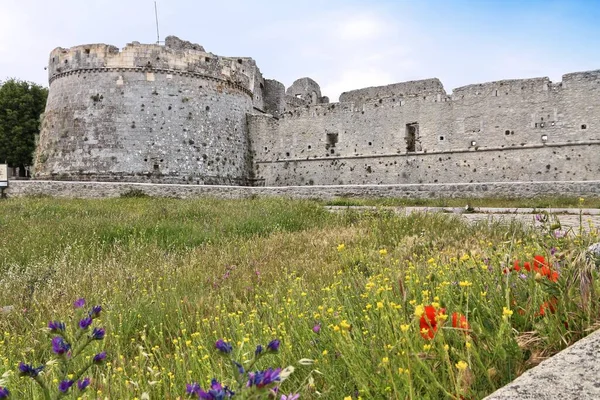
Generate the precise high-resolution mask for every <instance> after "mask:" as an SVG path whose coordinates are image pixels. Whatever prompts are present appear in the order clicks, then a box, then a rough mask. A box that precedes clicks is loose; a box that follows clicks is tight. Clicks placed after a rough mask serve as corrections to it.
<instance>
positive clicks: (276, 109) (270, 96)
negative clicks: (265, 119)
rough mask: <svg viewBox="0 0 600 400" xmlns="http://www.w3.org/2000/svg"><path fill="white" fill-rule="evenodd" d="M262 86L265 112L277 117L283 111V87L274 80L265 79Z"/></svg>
mask: <svg viewBox="0 0 600 400" xmlns="http://www.w3.org/2000/svg"><path fill="white" fill-rule="evenodd" d="M264 86H265V88H264V91H263V96H264V105H265V111H266V112H267V113H269V114H272V115H273V116H275V117H279V116H280V115H281V114H283V112H284V110H285V85H284V84H283V83H281V82H279V81H276V80H275V79H265V81H264Z"/></svg>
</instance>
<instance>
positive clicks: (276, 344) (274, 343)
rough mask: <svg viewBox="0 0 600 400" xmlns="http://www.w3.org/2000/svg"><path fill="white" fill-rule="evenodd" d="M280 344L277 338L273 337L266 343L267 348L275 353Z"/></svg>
mask: <svg viewBox="0 0 600 400" xmlns="http://www.w3.org/2000/svg"><path fill="white" fill-rule="evenodd" d="M280 344H281V342H280V341H279V339H273V340H271V341H270V342H269V344H268V345H267V350H269V351H271V352H273V353H277V352H278V351H279V345H280Z"/></svg>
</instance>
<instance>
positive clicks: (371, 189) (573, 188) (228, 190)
mask: <svg viewBox="0 0 600 400" xmlns="http://www.w3.org/2000/svg"><path fill="white" fill-rule="evenodd" d="M131 191H142V192H144V193H145V194H147V195H149V196H156V197H178V198H191V197H201V196H210V197H217V198H228V199H231V198H245V197H251V196H282V197H293V198H302V199H323V200H328V199H333V198H338V197H354V198H383V197H388V198H389V197H396V198H411V199H425V198H436V197H445V198H459V197H463V198H464V197H470V198H484V197H510V198H532V197H540V196H583V197H589V196H600V181H573V182H571V181H560V182H542V181H539V182H488V183H436V184H410V185H331V186H282V187H248V186H218V185H175V184H173V185H170V184H152V183H120V182H72V181H36V180H29V181H11V182H10V183H9V187H8V188H6V189H5V194H6V196H7V197H24V196H52V197H66V198H103V197H119V196H121V195H123V194H126V193H128V192H131Z"/></svg>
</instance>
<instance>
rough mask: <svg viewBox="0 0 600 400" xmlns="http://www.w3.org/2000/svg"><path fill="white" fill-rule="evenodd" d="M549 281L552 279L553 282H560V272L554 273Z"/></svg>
mask: <svg viewBox="0 0 600 400" xmlns="http://www.w3.org/2000/svg"><path fill="white" fill-rule="evenodd" d="M548 279H550V280H551V281H552V282H558V272H556V271H552V273H551V274H550V276H549V277H548Z"/></svg>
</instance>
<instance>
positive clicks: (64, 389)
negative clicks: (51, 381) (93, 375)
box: [58, 380, 75, 393]
mask: <svg viewBox="0 0 600 400" xmlns="http://www.w3.org/2000/svg"><path fill="white" fill-rule="evenodd" d="M73 383H75V382H73V381H66V380H65V381H62V382H61V383H59V384H58V390H60V391H61V392H63V393H67V392H68V391H69V389H71V386H73Z"/></svg>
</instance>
